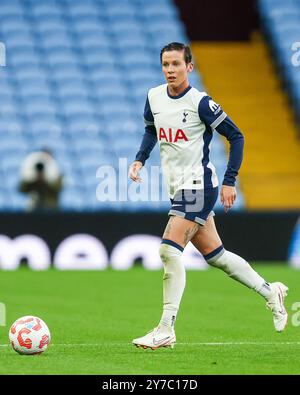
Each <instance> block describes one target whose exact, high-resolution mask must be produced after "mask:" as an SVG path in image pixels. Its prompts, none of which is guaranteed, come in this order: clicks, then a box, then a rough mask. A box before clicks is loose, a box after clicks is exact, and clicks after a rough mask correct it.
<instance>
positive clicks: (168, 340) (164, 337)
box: [132, 326, 176, 350]
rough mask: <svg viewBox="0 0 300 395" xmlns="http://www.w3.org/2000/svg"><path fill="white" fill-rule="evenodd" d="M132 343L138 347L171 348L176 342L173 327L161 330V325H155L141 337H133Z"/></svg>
mask: <svg viewBox="0 0 300 395" xmlns="http://www.w3.org/2000/svg"><path fill="white" fill-rule="evenodd" d="M132 343H133V344H134V345H135V346H136V347H139V348H144V349H146V348H151V349H152V350H156V349H157V348H159V347H171V348H173V347H174V345H175V343H176V335H175V331H174V329H170V330H169V331H162V329H161V327H159V326H157V327H156V328H154V329H152V330H151V331H150V332H148V333H147V334H146V335H145V336H143V337H138V338H137V339H133V340H132Z"/></svg>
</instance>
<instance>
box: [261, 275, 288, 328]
mask: <svg viewBox="0 0 300 395" xmlns="http://www.w3.org/2000/svg"><path fill="white" fill-rule="evenodd" d="M270 287H271V295H270V297H269V299H268V301H267V304H266V306H267V308H268V309H270V310H271V311H272V313H273V322H274V326H275V329H276V331H277V332H282V331H283V330H284V328H285V326H286V324H287V321H288V313H287V311H286V309H285V307H284V298H285V296H287V291H288V290H289V289H288V287H287V286H286V285H284V284H282V283H278V282H276V283H271V284H270Z"/></svg>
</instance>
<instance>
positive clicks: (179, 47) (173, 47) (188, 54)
mask: <svg viewBox="0 0 300 395" xmlns="http://www.w3.org/2000/svg"><path fill="white" fill-rule="evenodd" d="M167 51H184V60H185V63H186V64H188V63H190V62H191V61H192V51H191V48H190V47H189V46H188V45H185V44H182V43H177V42H173V43H170V44H167V45H165V46H164V47H163V49H162V50H161V51H160V62H161V63H162V56H163V53H164V52H167Z"/></svg>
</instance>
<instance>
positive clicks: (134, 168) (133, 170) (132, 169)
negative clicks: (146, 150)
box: [128, 160, 143, 182]
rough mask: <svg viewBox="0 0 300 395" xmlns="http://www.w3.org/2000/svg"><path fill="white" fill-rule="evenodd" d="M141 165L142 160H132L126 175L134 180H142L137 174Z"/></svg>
mask: <svg viewBox="0 0 300 395" xmlns="http://www.w3.org/2000/svg"><path fill="white" fill-rule="evenodd" d="M142 167H143V164H142V162H140V161H139V160H136V161H134V162H133V163H132V164H131V165H130V166H129V171H128V177H129V178H131V179H132V180H133V181H135V182H142V179H141V178H140V176H139V171H140V170H141V168H142Z"/></svg>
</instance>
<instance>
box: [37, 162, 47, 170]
mask: <svg viewBox="0 0 300 395" xmlns="http://www.w3.org/2000/svg"><path fill="white" fill-rule="evenodd" d="M35 169H36V171H38V172H42V171H44V169H45V165H44V163H43V162H37V163H36V164H35Z"/></svg>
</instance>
